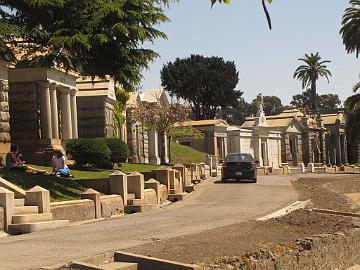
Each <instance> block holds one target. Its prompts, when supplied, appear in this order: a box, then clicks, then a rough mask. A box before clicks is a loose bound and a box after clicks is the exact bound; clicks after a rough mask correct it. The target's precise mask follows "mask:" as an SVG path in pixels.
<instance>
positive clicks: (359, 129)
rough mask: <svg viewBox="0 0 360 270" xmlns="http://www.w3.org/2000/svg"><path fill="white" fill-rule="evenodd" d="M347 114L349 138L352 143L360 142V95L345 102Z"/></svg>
mask: <svg viewBox="0 0 360 270" xmlns="http://www.w3.org/2000/svg"><path fill="white" fill-rule="evenodd" d="M345 112H346V114H347V122H346V128H347V137H348V139H349V141H350V142H356V141H359V140H360V94H355V95H353V96H351V97H349V98H348V99H347V100H346V101H345Z"/></svg>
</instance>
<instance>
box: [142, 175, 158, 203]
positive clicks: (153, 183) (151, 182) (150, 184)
mask: <svg viewBox="0 0 360 270" xmlns="http://www.w3.org/2000/svg"><path fill="white" fill-rule="evenodd" d="M145 188H152V189H153V190H155V192H156V196H157V204H158V205H159V204H160V203H161V201H160V183H159V181H156V180H155V179H150V180H148V181H146V182H145Z"/></svg>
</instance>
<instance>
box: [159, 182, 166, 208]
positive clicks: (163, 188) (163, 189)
mask: <svg viewBox="0 0 360 270" xmlns="http://www.w3.org/2000/svg"><path fill="white" fill-rule="evenodd" d="M167 197H168V190H167V187H166V186H165V185H160V204H163V203H165V202H166V200H167Z"/></svg>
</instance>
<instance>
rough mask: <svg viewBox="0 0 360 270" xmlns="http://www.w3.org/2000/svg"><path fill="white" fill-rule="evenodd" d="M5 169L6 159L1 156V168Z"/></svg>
mask: <svg viewBox="0 0 360 270" xmlns="http://www.w3.org/2000/svg"><path fill="white" fill-rule="evenodd" d="M2 169H5V164H4V159H3V157H2V156H0V170H2Z"/></svg>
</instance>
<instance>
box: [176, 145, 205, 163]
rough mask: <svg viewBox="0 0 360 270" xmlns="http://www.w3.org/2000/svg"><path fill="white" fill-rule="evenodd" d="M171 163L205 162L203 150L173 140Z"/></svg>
mask: <svg viewBox="0 0 360 270" xmlns="http://www.w3.org/2000/svg"><path fill="white" fill-rule="evenodd" d="M170 150H171V163H172V164H177V163H181V164H189V163H200V162H204V155H206V154H205V153H203V152H200V151H198V150H196V149H194V148H191V147H189V146H185V145H181V144H178V143H176V142H171V149H170Z"/></svg>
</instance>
